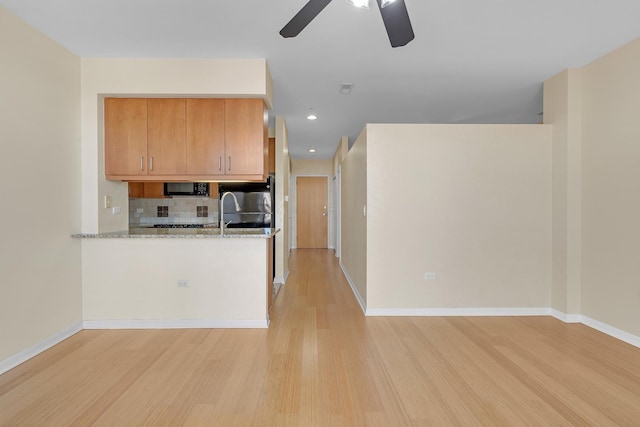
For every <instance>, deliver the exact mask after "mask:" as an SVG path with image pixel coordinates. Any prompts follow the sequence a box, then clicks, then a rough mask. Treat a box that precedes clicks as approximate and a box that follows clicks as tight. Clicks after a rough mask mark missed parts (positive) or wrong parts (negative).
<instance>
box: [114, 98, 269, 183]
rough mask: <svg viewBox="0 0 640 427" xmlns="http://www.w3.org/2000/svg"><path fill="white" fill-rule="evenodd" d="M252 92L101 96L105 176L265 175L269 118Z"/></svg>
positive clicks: (139, 178) (260, 177) (236, 177)
mask: <svg viewBox="0 0 640 427" xmlns="http://www.w3.org/2000/svg"><path fill="white" fill-rule="evenodd" d="M267 118H268V116H267V112H266V106H265V102H264V100H262V99H254V98H224V99H222V98H105V99H104V150H105V174H106V177H107V179H110V180H121V181H198V180H248V181H263V180H264V179H266V175H267V171H268V164H267V153H268V140H267V136H268V128H267V126H268V122H267Z"/></svg>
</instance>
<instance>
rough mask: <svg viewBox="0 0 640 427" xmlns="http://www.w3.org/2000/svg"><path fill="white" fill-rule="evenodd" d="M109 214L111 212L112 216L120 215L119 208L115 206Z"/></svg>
mask: <svg viewBox="0 0 640 427" xmlns="http://www.w3.org/2000/svg"><path fill="white" fill-rule="evenodd" d="M111 212H113V214H114V215H118V214H119V213H120V208H119V207H117V206H116V207H114V208H112V209H111Z"/></svg>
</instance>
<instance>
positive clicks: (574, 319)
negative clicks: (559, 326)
mask: <svg viewBox="0 0 640 427" xmlns="http://www.w3.org/2000/svg"><path fill="white" fill-rule="evenodd" d="M551 316H553V317H555V318H556V319H558V320H562V321H563V322H564V323H583V322H582V315H580V314H567V313H563V312H561V311H558V310H556V309H554V308H552V309H551Z"/></svg>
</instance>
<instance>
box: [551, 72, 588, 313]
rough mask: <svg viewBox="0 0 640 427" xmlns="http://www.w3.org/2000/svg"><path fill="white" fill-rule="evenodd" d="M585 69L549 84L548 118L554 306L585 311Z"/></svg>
mask: <svg viewBox="0 0 640 427" xmlns="http://www.w3.org/2000/svg"><path fill="white" fill-rule="evenodd" d="M581 82H582V71H581V70H580V69H571V70H565V71H563V72H562V73H560V74H558V75H556V76H554V77H553V78H551V79H549V80H547V81H546V82H545V84H544V109H543V110H544V122H545V123H552V124H553V127H552V135H553V136H552V139H553V144H552V147H553V151H552V171H551V182H552V225H551V232H552V249H551V255H552V258H551V279H552V285H551V307H552V308H553V309H555V310H558V311H559V312H561V313H565V314H573V315H575V314H580V312H581V300H582V283H581V263H582V255H581V251H582V240H581V239H582V102H581V99H582V98H581V90H582V83H581Z"/></svg>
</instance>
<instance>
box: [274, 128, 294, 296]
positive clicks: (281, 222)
mask: <svg viewBox="0 0 640 427" xmlns="http://www.w3.org/2000/svg"><path fill="white" fill-rule="evenodd" d="M288 138H289V134H288V132H287V124H286V123H285V121H284V118H282V117H276V220H275V224H276V228H280V233H278V234H276V237H275V239H276V253H275V257H276V271H275V279H274V282H276V283H278V284H284V283H285V281H286V279H287V276H288V274H289V253H290V245H289V229H290V226H289V206H290V205H291V203H290V201H289V200H288V199H289V173H290V169H291V164H290V159H289V139H288Z"/></svg>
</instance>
